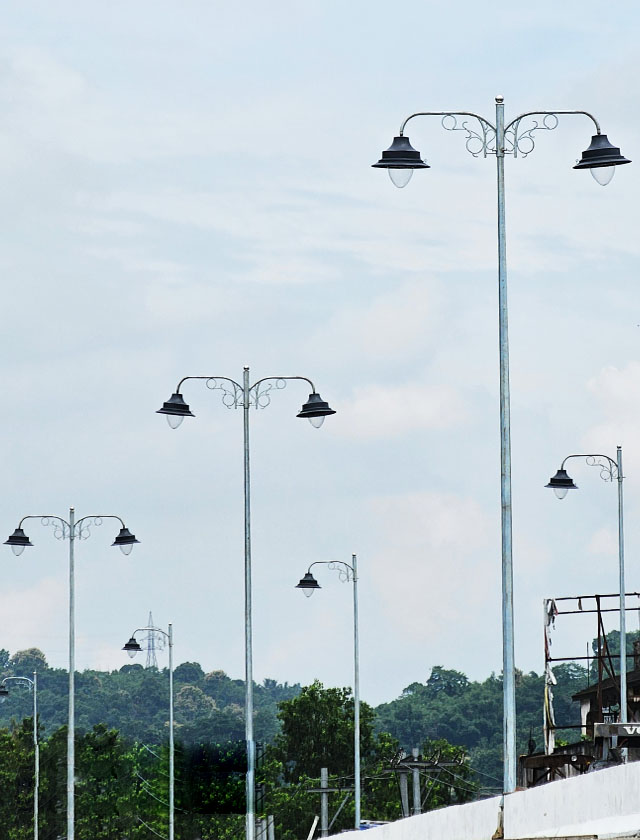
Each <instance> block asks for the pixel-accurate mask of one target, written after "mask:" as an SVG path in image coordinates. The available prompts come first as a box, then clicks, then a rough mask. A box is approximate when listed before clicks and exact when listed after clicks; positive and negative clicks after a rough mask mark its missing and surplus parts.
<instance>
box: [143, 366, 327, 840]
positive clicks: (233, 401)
mask: <svg viewBox="0 0 640 840" xmlns="http://www.w3.org/2000/svg"><path fill="white" fill-rule="evenodd" d="M191 379H200V380H204V381H205V383H206V385H207V387H208V388H210V389H211V390H214V391H215V390H219V391H221V393H222V402H223V405H225V406H226V407H227V408H229V409H232V408H234V409H237V408H242V410H243V411H242V415H243V450H244V641H245V740H246V746H247V777H246V803H247V804H246V825H245V833H246V840H254V838H255V831H256V826H255V768H256V749H255V740H254V736H253V642H252V605H251V594H252V593H251V480H250V471H249V409H251V408H255V409H259V408H266V407H267V406H268V405H269V404H270V403H271V394H272V392H274V391H277V390H281V389H282V388H284V387H286V384H287V381H289V380H293V379H295V380H300V381H302V382H308V383H309V385H310V386H311V393H310V394H309V399H308V400H307V402H306V403H305V404H304V405H303V406H302V409H301V410H300V411H299V413H298V415H297V416H298V417H302V418H305V417H306V418H307V419H308V420H309V421H310V423H311V425H312V426H314V427H315V428H316V429H319V428H320V426H321V425H322V424H323V422H324V419H325V417H328V416H329V415H330V414H335V411H334V410H333V409H332V408H330V407H329V404H328V403H326V402H324V400H323V399H322V397H321V396H320V394H319V393H318V392H317V391H316V388H315V385H314V384H313V382H312V381H311V380H310V379H307V377H306V376H267V377H264V378H263V379H258V380H257V381H256V382H254V383H253V385H251V384H250V380H249V368H248V367H245V368H244V370H243V376H242V383H239V382H236V381H235V380H234V379H229V378H228V377H226V376H185V377H184V378H183V379H181V380H180V382H178V387H177V388H176V390H175V392H174V393H173V394H172V395H171V397H170V398H169V399H168V400H167V402H165V403H164V404H163V406H162V408H161V409H159V410H158V411H157V412H156V413H157V414H164V415H165V416H166V418H167V422H168V423H169V426H170V427H171V428H172V429H177V428H178V426H179V425H180V424H181V423H182V421H183V420H184V418H185V417H194V414H193V413H192V411H191V409H190V408H189V406H188V405H187V403H186V402H185V401H184V397H183V396H182V393H181V391H180V389H181V387H182V384H183V383H184V382H187V381H188V380H191Z"/></svg>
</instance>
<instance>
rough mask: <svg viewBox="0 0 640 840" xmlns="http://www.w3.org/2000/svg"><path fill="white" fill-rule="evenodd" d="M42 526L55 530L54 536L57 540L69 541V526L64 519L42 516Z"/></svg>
mask: <svg viewBox="0 0 640 840" xmlns="http://www.w3.org/2000/svg"><path fill="white" fill-rule="evenodd" d="M40 524H41V525H44V527H45V528H48V527H49V526H50V527H51V528H53V536H54V537H55V538H56V539H57V540H68V539H69V533H70V531H69V525H68V523H67V522H66V521H65V520H64V519H58V518H57V517H55V516H41V517H40Z"/></svg>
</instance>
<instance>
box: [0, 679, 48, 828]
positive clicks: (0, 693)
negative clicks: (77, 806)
mask: <svg viewBox="0 0 640 840" xmlns="http://www.w3.org/2000/svg"><path fill="white" fill-rule="evenodd" d="M10 680H16V681H17V682H19V683H26V684H27V685H28V686H29V691H31V693H32V694H33V761H34V773H33V840H38V791H39V790H40V744H39V743H38V674H37V673H36V671H34V672H33V679H30V678H29V677H18V676H16V677H5V678H4V679H3V680H2V682H0V703H4V702H5V700H6V699H7V697H8V696H9V689H8V688H7V683H8V682H9V681H10Z"/></svg>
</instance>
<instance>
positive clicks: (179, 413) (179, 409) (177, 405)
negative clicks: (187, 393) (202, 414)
mask: <svg viewBox="0 0 640 840" xmlns="http://www.w3.org/2000/svg"><path fill="white" fill-rule="evenodd" d="M156 414H171V415H173V416H174V417H195V414H193V412H192V411H191V409H190V408H189V406H188V405H187V403H186V402H185V401H184V398H183V396H182V394H171V397H170V398H169V399H168V400H167V401H166V403H162V408H159V409H158V410H157V411H156Z"/></svg>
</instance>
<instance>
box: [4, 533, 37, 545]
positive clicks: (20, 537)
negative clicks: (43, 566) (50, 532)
mask: <svg viewBox="0 0 640 840" xmlns="http://www.w3.org/2000/svg"><path fill="white" fill-rule="evenodd" d="M4 545H17V546H22V547H23V548H24V547H25V546H27V545H33V543H32V542H31V540H30V539H29V537H28V536H27V535H26V534H25V532H24V531H23V530H22V528H16V530H15V531H14V532H13V534H11V536H10V537H9V539H8V540H5V541H4Z"/></svg>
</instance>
